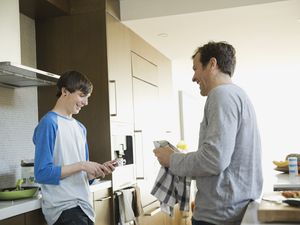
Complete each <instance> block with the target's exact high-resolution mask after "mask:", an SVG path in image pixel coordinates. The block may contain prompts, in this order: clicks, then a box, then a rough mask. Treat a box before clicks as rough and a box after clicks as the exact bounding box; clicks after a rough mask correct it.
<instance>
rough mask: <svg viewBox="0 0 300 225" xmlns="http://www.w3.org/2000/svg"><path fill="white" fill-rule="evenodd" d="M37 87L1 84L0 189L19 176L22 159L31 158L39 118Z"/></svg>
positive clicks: (10, 184)
mask: <svg viewBox="0 0 300 225" xmlns="http://www.w3.org/2000/svg"><path fill="white" fill-rule="evenodd" d="M37 112H38V110H37V90H36V88H35V87H33V88H31V87H30V88H18V89H8V88H2V87H0V138H1V143H0V151H1V159H0V188H4V187H11V186H14V185H15V181H16V180H17V179H19V178H21V166H20V163H21V159H30V158H33V157H34V145H33V143H32V134H33V130H34V128H35V126H36V124H37V121H38V114H37Z"/></svg>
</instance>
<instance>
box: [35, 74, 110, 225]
mask: <svg viewBox="0 0 300 225" xmlns="http://www.w3.org/2000/svg"><path fill="white" fill-rule="evenodd" d="M57 88H58V92H57V97H58V99H57V102H56V104H55V106H54V108H53V109H52V110H51V111H50V112H48V113H47V114H46V115H45V116H44V117H43V118H42V119H41V121H40V122H39V124H38V126H37V127H36V128H35V131H34V135H33V142H34V144H35V161H34V173H35V178H36V180H37V182H38V183H40V184H41V191H42V210H43V213H44V215H45V218H46V220H47V223H48V224H49V225H52V224H55V225H60V224H80V225H90V224H93V222H94V211H93V207H92V204H91V202H90V198H89V194H90V192H89V181H91V180H92V179H94V178H97V177H104V176H105V175H106V174H110V173H111V172H112V171H113V170H114V166H113V164H114V163H115V162H114V161H109V162H106V163H104V164H103V165H101V164H99V163H97V162H91V161H88V145H87V140H86V128H85V127H84V126H83V125H82V124H81V123H80V122H79V121H77V120H76V119H74V118H73V117H72V116H73V115H74V114H78V113H79V112H80V110H81V108H82V107H84V106H86V105H87V104H88V98H89V97H90V95H91V93H92V89H93V85H92V83H91V82H90V81H89V80H88V78H87V77H85V76H84V75H82V74H81V73H79V72H76V71H70V72H66V73H64V74H63V75H62V76H61V77H60V78H59V80H58V82H57Z"/></svg>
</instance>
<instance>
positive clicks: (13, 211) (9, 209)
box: [0, 180, 111, 220]
mask: <svg viewBox="0 0 300 225" xmlns="http://www.w3.org/2000/svg"><path fill="white" fill-rule="evenodd" d="M107 188H111V181H99V180H96V181H94V183H93V184H92V185H90V190H91V192H96V191H99V190H103V189H107ZM41 204H42V195H41V194H40V193H39V194H38V195H37V196H36V197H34V198H27V199H20V200H12V201H0V220H4V219H7V218H10V217H13V216H17V215H20V214H23V213H27V212H30V211H33V210H37V209H40V208H41Z"/></svg>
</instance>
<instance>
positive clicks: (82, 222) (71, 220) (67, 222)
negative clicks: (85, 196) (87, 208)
mask: <svg viewBox="0 0 300 225" xmlns="http://www.w3.org/2000/svg"><path fill="white" fill-rule="evenodd" d="M54 225H94V223H93V221H91V220H90V219H89V217H88V216H87V215H85V213H84V212H83V211H82V209H81V208H80V207H79V206H77V207H75V208H71V209H67V210H65V211H63V212H62V213H61V214H60V216H59V218H58V220H57V221H56V222H55V223H54Z"/></svg>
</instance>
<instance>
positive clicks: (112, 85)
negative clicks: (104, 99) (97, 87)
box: [108, 80, 118, 116]
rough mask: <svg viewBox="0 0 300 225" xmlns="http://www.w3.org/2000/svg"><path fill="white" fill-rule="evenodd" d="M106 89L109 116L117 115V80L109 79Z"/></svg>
mask: <svg viewBox="0 0 300 225" xmlns="http://www.w3.org/2000/svg"><path fill="white" fill-rule="evenodd" d="M108 91H109V111H110V116H117V109H118V107H117V82H116V81H115V80H110V81H109V86H108Z"/></svg>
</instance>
